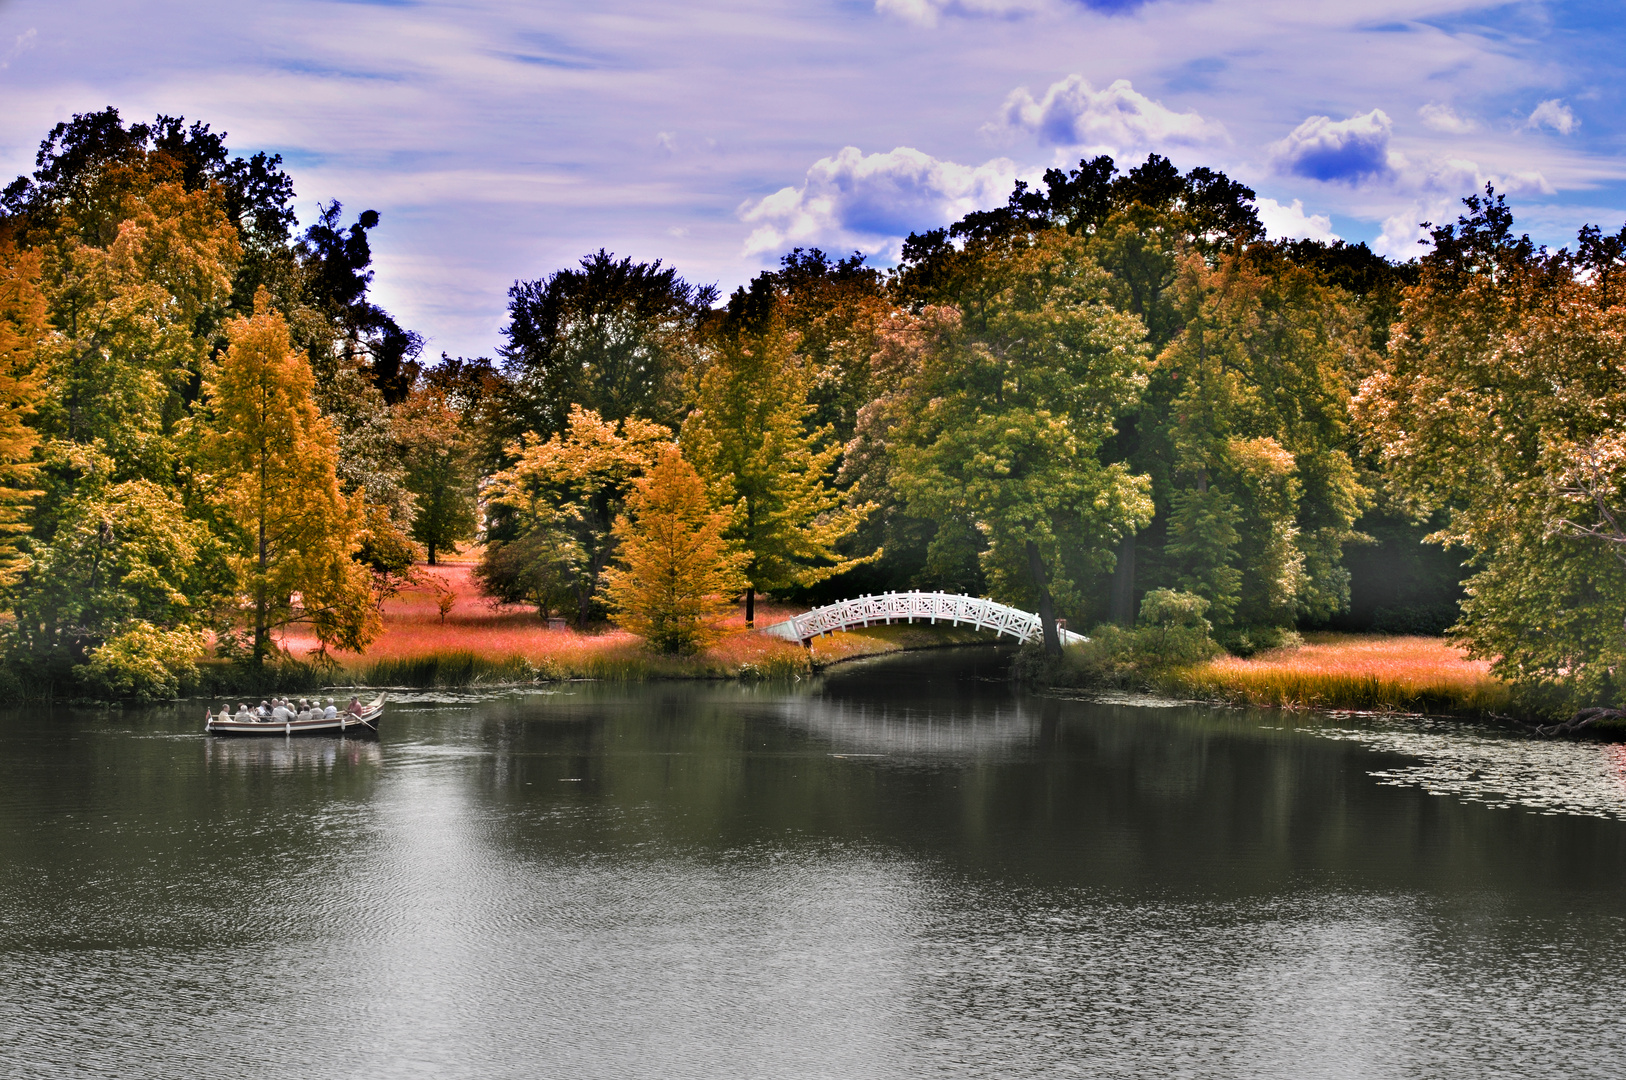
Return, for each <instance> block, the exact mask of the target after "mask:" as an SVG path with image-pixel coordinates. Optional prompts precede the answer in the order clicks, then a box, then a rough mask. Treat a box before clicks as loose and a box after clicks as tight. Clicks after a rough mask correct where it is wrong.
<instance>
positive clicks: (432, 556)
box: [429, 540, 435, 566]
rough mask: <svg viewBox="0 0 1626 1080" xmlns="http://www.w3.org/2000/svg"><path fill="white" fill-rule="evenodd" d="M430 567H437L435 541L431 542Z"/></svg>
mask: <svg viewBox="0 0 1626 1080" xmlns="http://www.w3.org/2000/svg"><path fill="white" fill-rule="evenodd" d="M429 565H430V566H434V565H435V542H434V541H433V540H431V541H429Z"/></svg>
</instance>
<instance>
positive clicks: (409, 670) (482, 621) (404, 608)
mask: <svg viewBox="0 0 1626 1080" xmlns="http://www.w3.org/2000/svg"><path fill="white" fill-rule="evenodd" d="M419 569H420V570H421V571H422V572H423V574H424V575H425V576H426V577H427V576H433V577H434V578H438V579H439V580H440V582H441V583H442V584H443V585H444V586H445V587H446V588H448V589H449V590H451V592H452V595H453V596H454V597H455V602H454V604H453V606H452V608H451V610H450V611H448V612H447V613H446V615H445V617H444V619H443V618H442V616H441V613H440V611H439V609H438V607H437V605H436V600H435V591H434V589H433V588H432V587H429V586H427V585H426V586H425V587H423V588H415V589H409V590H407V591H406V592H403V593H402V594H401V595H399V596H396V597H394V598H393V599H390V600H388V601H386V602H385V604H384V632H383V633H382V634H380V635H379V637H378V638H377V639H376V640H375V641H373V643H372V644H371V645H369V646H368V647H367V651H366V652H365V653H361V654H357V653H349V652H342V651H340V652H335V653H332V654H331V655H332V657H333V659H334V660H335V661H337V662H338V664H339V668H340V673H341V678H342V681H346V682H351V681H353V682H356V683H360V684H364V685H369V686H463V685H468V684H471V683H496V682H514V681H531V680H535V679H572V678H587V679H648V678H739V677H742V676H744V677H751V676H753V675H758V676H763V677H769V678H781V677H790V676H793V675H797V674H805V673H807V672H809V671H811V658H810V657H809V655H808V652H807V650H805V649H803V648H801V647H800V646H798V645H796V644H794V643H792V642H788V641H781V640H779V639H778V638H771V637H768V636H766V635H763V634H754V633H748V632H746V629H745V614H744V611H743V609H742V610H739V611H736V612H734V613H733V614H732V615H730V616H729V618H728V619H727V620H726V621H725V629H724V633H723V636H722V638H721V639H720V640H719V641H718V642H717V643H716V644H714V645H713V646H712V647H711V648H709V649H707V650H705V651H704V652H702V653H700V654H698V655H695V656H682V657H672V656H661V655H659V654H656V653H652V652H650V651H649V650H647V649H645V648H644V646H643V641H642V639H640V638H637V637H635V636H633V635H632V634H628V633H626V632H624V631H621V630H616V629H613V628H606V629H602V630H599V631H591V632H587V633H582V632H579V631H577V630H576V629H575V628H574V627H573V626H571V627H565V628H560V629H550V628H549V627H548V625H547V624H546V623H544V622H543V621H542V620H541V619H540V618H538V617H537V614H536V609H535V608H530V607H521V606H517V605H508V604H503V605H494V604H492V602H491V601H490V600H488V599H487V598H485V597H483V596H481V595H480V591H479V588H478V587H477V584H476V583H475V582H474V581H473V580H472V579H471V577H470V571H471V570H472V569H473V564H472V563H448V564H442V565H439V566H422V567H419ZM791 612H792V609H789V608H782V607H780V606H777V605H773V604H763V603H758V604H757V612H756V615H757V625H759V626H766V625H768V624H770V623H773V622H778V621H780V620H781V619H784V618H788V617H789V615H790V614H791ZM282 643H283V645H285V646H286V647H287V648H288V649H289V650H290V651H291V652H292V653H293V654H294V655H295V656H296V657H301V658H303V657H306V656H308V655H310V654H311V653H312V652H314V651H315V649H316V644H317V643H316V641H315V639H314V638H312V637H310V636H309V635H308V634H303V633H300V632H297V631H296V632H295V633H291V634H289V635H287V636H286V637H284V638H283V639H282Z"/></svg>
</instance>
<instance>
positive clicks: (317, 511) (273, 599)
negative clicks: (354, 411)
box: [199, 290, 380, 662]
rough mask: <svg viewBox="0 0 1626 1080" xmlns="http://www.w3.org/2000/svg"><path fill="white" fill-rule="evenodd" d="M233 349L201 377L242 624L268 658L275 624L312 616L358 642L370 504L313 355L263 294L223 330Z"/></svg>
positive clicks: (213, 473) (205, 454)
mask: <svg viewBox="0 0 1626 1080" xmlns="http://www.w3.org/2000/svg"><path fill="white" fill-rule="evenodd" d="M227 334H228V337H229V338H230V341H231V347H230V348H229V349H228V350H227V351H226V355H225V357H224V358H223V359H222V360H221V361H220V363H219V364H217V365H213V366H212V368H211V370H210V371H209V373H208V378H207V379H206V380H205V383H204V401H205V416H206V417H208V419H209V426H208V427H207V428H206V429H203V430H201V431H200V432H199V437H200V438H199V443H200V463H201V464H202V466H203V468H204V470H205V473H206V475H205V477H204V480H205V484H204V487H205V490H210V491H212V493H213V498H214V499H215V500H216V503H217V505H218V508H219V510H220V511H221V513H222V516H223V518H224V519H225V522H226V526H227V529H228V530H229V531H231V532H232V533H234V534H235V536H234V539H235V541H236V543H235V550H234V551H233V553H232V558H231V561H232V564H233V566H234V568H235V569H236V571H237V573H238V578H239V582H240V587H241V591H242V596H243V601H242V609H241V610H240V612H239V613H238V618H239V619H240V621H241V622H242V623H243V624H245V625H246V628H247V629H248V630H250V631H251V633H252V635H253V656H254V658H255V660H256V661H257V662H258V661H263V660H264V658H265V657H266V655H267V654H268V653H269V652H270V651H271V649H272V647H273V643H272V638H271V634H272V631H274V630H276V629H278V628H280V627H284V626H287V625H289V624H291V623H294V622H306V623H308V624H310V625H311V627H312V628H313V629H314V631H315V633H316V635H317V637H318V639H319V640H320V641H321V642H322V643H323V645H324V646H327V645H337V646H340V647H343V648H349V649H360V648H362V647H363V646H365V645H366V644H367V642H369V641H370V640H372V638H373V637H374V636H375V635H376V634H377V633H378V630H379V628H380V627H379V618H378V612H377V610H376V608H375V607H374V606H373V604H372V602H371V600H372V598H371V591H370V587H369V582H368V579H367V571H366V569H365V568H364V567H363V566H362V565H361V564H360V563H358V562H356V561H355V560H354V559H352V558H351V556H352V554H353V553H354V552H355V551H356V550H357V549H358V546H359V537H360V533H361V528H362V514H361V511H362V507H361V506H360V500H359V497H358V498H354V499H346V498H345V497H344V495H343V494H342V493H341V492H340V490H339V480H338V476H337V473H336V465H337V461H338V441H337V439H336V437H335V435H334V432H333V427H332V425H331V424H329V423H328V421H327V420H326V419H325V418H324V417H323V416H322V415H321V413H320V411H319V410H318V409H317V407H316V402H315V400H314V399H313V397H312V389H313V382H314V380H313V378H312V375H311V367H310V363H309V361H307V360H306V359H305V357H304V356H303V355H302V354H300V353H297V352H295V351H294V349H293V345H292V343H291V342H290V340H289V335H288V324H287V323H286V322H285V321H284V319H283V317H282V316H281V315H280V314H278V313H277V312H275V311H272V310H270V304H269V297H268V295H267V294H266V293H265V291H264V290H261V291H260V293H259V294H258V295H257V296H256V297H255V313H254V315H253V317H252V318H247V319H234V320H232V322H231V323H230V324H229V325H228V327H227Z"/></svg>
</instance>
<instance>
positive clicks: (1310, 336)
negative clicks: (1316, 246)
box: [1139, 253, 1372, 636]
mask: <svg viewBox="0 0 1626 1080" xmlns="http://www.w3.org/2000/svg"><path fill="white" fill-rule="evenodd" d="M1261 263H1262V264H1263V265H1261ZM1173 292H1174V294H1175V296H1176V297H1177V299H1178V302H1179V304H1180V317H1181V320H1182V324H1183V325H1182V329H1181V331H1180V334H1179V335H1178V336H1177V337H1176V338H1175V339H1174V340H1173V342H1171V343H1170V344H1169V345H1168V347H1167V348H1165V349H1164V350H1163V352H1162V353H1161V355H1160V356H1159V357H1158V362H1157V366H1156V368H1155V372H1154V375H1153V379H1152V385H1151V390H1150V393H1149V394H1148V405H1149V408H1147V409H1145V410H1143V413H1142V419H1141V422H1140V431H1139V434H1140V440H1141V447H1142V457H1143V459H1145V460H1148V461H1149V462H1151V463H1153V464H1155V466H1156V468H1155V469H1154V473H1153V474H1154V476H1156V477H1157V478H1158V479H1159V481H1160V484H1159V485H1158V486H1159V491H1158V494H1159V495H1160V497H1161V499H1162V501H1163V503H1164V505H1165V506H1166V508H1167V509H1166V513H1167V514H1168V518H1167V521H1168V541H1167V544H1166V545H1165V548H1164V550H1163V552H1162V555H1163V560H1164V564H1165V567H1164V572H1165V573H1166V574H1167V575H1168V576H1169V580H1170V583H1171V584H1177V585H1179V587H1180V588H1182V589H1187V590H1190V591H1194V592H1196V593H1198V594H1200V595H1202V596H1203V597H1205V598H1206V599H1207V600H1208V601H1209V603H1210V604H1211V605H1212V607H1211V613H1212V616H1213V619H1214V621H1215V623H1216V625H1217V626H1218V627H1220V629H1221V630H1222V632H1223V631H1225V630H1226V629H1227V628H1230V627H1232V626H1253V627H1261V626H1263V627H1272V626H1273V627H1286V626H1291V625H1293V624H1294V622H1295V621H1296V620H1297V619H1299V618H1301V617H1304V618H1310V619H1317V620H1324V619H1326V618H1327V617H1329V616H1331V615H1333V614H1336V613H1337V612H1339V611H1341V610H1343V609H1344V608H1345V607H1347V605H1348V602H1349V575H1348V573H1347V571H1345V570H1344V569H1343V566H1342V556H1343V548H1344V545H1345V544H1348V543H1350V542H1352V541H1357V540H1360V539H1362V538H1361V536H1360V534H1359V533H1357V532H1356V531H1355V528H1354V526H1355V522H1356V519H1357V518H1358V517H1359V516H1360V514H1361V512H1362V510H1363V509H1364V508H1365V507H1366V505H1368V503H1369V500H1370V494H1369V492H1368V491H1367V489H1366V487H1365V486H1364V485H1363V484H1361V483H1360V480H1359V478H1358V475H1357V470H1356V466H1355V464H1354V462H1353V461H1352V459H1351V456H1350V450H1351V449H1352V448H1353V434H1352V432H1351V431H1350V424H1349V402H1350V395H1351V391H1352V389H1353V386H1352V384H1353V380H1354V373H1355V372H1356V371H1358V370H1360V369H1361V368H1362V367H1363V366H1369V364H1370V363H1371V362H1372V361H1371V357H1370V353H1369V350H1368V347H1367V341H1368V338H1367V335H1366V332H1365V329H1364V326H1363V324H1362V323H1361V321H1360V319H1359V317H1358V314H1357V313H1356V312H1354V311H1353V310H1352V309H1351V308H1350V306H1349V305H1348V304H1347V303H1346V302H1345V299H1344V297H1343V296H1342V294H1340V293H1339V292H1338V291H1337V290H1334V289H1331V288H1329V287H1327V286H1325V285H1322V284H1321V283H1319V282H1318V281H1317V280H1316V278H1315V276H1314V275H1313V274H1311V273H1310V272H1308V271H1306V270H1303V269H1300V268H1298V267H1295V266H1292V265H1289V264H1286V263H1283V262H1281V261H1279V260H1276V261H1272V260H1271V258H1270V257H1269V256H1268V253H1266V254H1265V255H1264V256H1263V257H1258V258H1256V257H1255V256H1253V255H1247V254H1244V255H1223V256H1220V257H1219V258H1218V259H1217V260H1216V263H1215V265H1214V266H1210V265H1208V264H1207V263H1206V262H1204V261H1203V260H1202V259H1200V258H1198V257H1196V256H1194V255H1193V256H1190V257H1188V258H1187V259H1186V261H1185V262H1184V263H1183V265H1182V270H1181V277H1180V280H1179V282H1178V283H1177V284H1176V286H1175V288H1174V290H1173ZM1222 636H1223V635H1222Z"/></svg>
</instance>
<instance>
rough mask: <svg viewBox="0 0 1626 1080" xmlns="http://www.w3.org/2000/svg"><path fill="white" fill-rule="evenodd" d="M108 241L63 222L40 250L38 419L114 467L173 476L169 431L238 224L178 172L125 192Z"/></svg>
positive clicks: (213, 309) (204, 336)
mask: <svg viewBox="0 0 1626 1080" xmlns="http://www.w3.org/2000/svg"><path fill="white" fill-rule="evenodd" d="M119 206H120V212H121V213H122V215H123V217H122V219H121V220H120V221H119V224H118V227H117V229H116V231H114V232H113V233H112V237H111V240H110V241H109V242H108V244H107V246H106V247H98V246H96V245H94V244H89V243H86V242H85V241H84V240H82V239H80V237H79V236H78V235H77V232H76V230H73V229H69V228H64V230H63V231H61V232H58V233H56V234H53V235H52V236H51V237H49V238H48V241H47V242H45V243H43V245H42V246H41V247H40V248H39V249H38V250H39V251H40V252H41V255H42V262H43V275H44V276H43V288H44V291H45V295H46V299H47V304H48V316H49V319H50V325H51V331H52V332H51V333H50V334H48V335H47V336H46V337H45V339H44V341H43V342H42V343H41V347H40V360H41V363H42V366H43V377H44V380H45V384H46V389H47V394H46V400H45V402H43V403H42V408H41V410H40V413H39V419H38V424H39V427H40V429H41V432H42V434H44V435H45V436H46V437H47V438H50V439H64V440H67V441H70V442H74V443H79V444H91V443H95V442H98V441H99V442H100V444H101V445H102V446H103V447H104V452H105V453H106V454H108V456H109V457H110V458H111V459H112V461H113V467H114V469H115V470H116V472H117V473H118V475H119V476H120V477H121V478H123V477H143V478H145V479H149V480H152V481H154V482H155V483H159V484H166V485H167V484H172V483H173V478H174V475H175V467H176V446H175V430H176V423H177V421H178V420H179V419H180V418H181V417H182V416H183V415H184V414H185V411H186V405H187V401H188V397H189V396H190V393H191V388H192V382H193V380H194V379H196V378H197V377H198V375H199V373H200V372H201V370H202V367H203V364H204V361H205V360H206V358H207V357H208V355H209V349H210V346H211V338H212V336H213V333H212V331H213V329H214V328H216V327H218V326H219V325H220V320H221V319H222V318H223V316H224V315H225V313H226V309H227V304H228V302H229V299H230V296H231V275H232V269H233V267H234V266H235V264H236V261H237V258H238V255H239V250H240V249H239V248H238V245H237V240H236V234H235V229H234V228H233V227H232V225H231V223H230V222H228V221H226V219H225V216H224V214H223V213H222V212H221V209H220V206H219V204H218V201H217V200H216V198H215V197H214V196H213V195H212V193H210V192H208V191H196V192H188V191H186V190H184V189H183V188H182V187H181V185H179V184H176V183H160V184H156V185H152V186H150V187H142V186H139V185H138V186H135V187H133V188H131V189H129V190H127V191H124V192H123V193H121V194H120V197H119Z"/></svg>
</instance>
